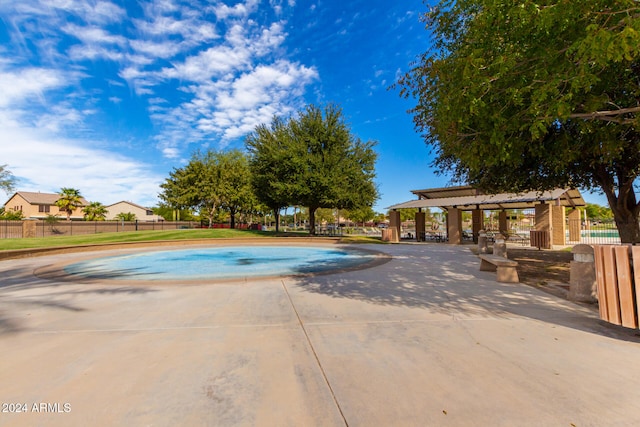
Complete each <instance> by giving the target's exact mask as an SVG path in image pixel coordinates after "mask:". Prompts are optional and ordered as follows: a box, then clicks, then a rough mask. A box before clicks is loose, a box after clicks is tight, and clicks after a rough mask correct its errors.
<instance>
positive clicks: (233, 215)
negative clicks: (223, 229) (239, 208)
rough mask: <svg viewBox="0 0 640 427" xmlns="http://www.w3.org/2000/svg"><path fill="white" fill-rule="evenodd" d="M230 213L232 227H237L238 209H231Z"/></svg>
mask: <svg viewBox="0 0 640 427" xmlns="http://www.w3.org/2000/svg"><path fill="white" fill-rule="evenodd" d="M229 215H230V216H231V225H230V227H231V228H236V211H235V210H233V209H232V210H230V211H229Z"/></svg>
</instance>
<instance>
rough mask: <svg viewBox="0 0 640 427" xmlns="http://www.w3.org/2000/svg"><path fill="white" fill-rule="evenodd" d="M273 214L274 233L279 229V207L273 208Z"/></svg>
mask: <svg viewBox="0 0 640 427" xmlns="http://www.w3.org/2000/svg"><path fill="white" fill-rule="evenodd" d="M273 216H274V217H275V218H276V233H277V232H278V231H280V209H274V210H273Z"/></svg>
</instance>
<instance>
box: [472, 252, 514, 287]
mask: <svg viewBox="0 0 640 427" xmlns="http://www.w3.org/2000/svg"><path fill="white" fill-rule="evenodd" d="M479 256H480V271H495V272H497V279H496V280H497V281H498V282H502V283H519V282H520V278H519V277H518V271H517V270H516V267H517V266H518V262H517V261H513V260H510V259H507V258H503V257H501V256H497V255H479Z"/></svg>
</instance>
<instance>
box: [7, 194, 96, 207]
mask: <svg viewBox="0 0 640 427" xmlns="http://www.w3.org/2000/svg"><path fill="white" fill-rule="evenodd" d="M16 195H19V196H20V197H22V198H23V199H25V200H26V201H27V202H29V203H30V204H32V205H53V204H55V203H56V201H58V199H59V198H60V195H59V194H55V193H40V192H31V191H18V192H16V193H15V194H14V195H13V196H11V197H10V198H9V200H11V199H13V198H14V197H15V196H16ZM9 200H7V203H8V202H9ZM80 203H81V204H82V205H83V206H86V205H88V204H89V202H88V201H87V200H86V199H85V198H84V197H80ZM5 205H6V203H5Z"/></svg>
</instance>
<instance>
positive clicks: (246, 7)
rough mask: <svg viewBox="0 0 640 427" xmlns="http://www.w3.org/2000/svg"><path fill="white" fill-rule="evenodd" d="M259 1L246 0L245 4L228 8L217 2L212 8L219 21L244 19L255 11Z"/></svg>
mask: <svg viewBox="0 0 640 427" xmlns="http://www.w3.org/2000/svg"><path fill="white" fill-rule="evenodd" d="M259 3H260V0H247V1H246V2H245V3H238V4H236V5H235V6H232V7H229V6H227V5H226V4H224V3H222V2H218V4H217V5H216V6H214V13H215V14H216V17H217V18H218V19H220V20H224V19H227V18H229V17H233V18H246V17H247V16H249V14H251V13H253V12H255V11H256V9H257V7H258V4H259Z"/></svg>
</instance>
